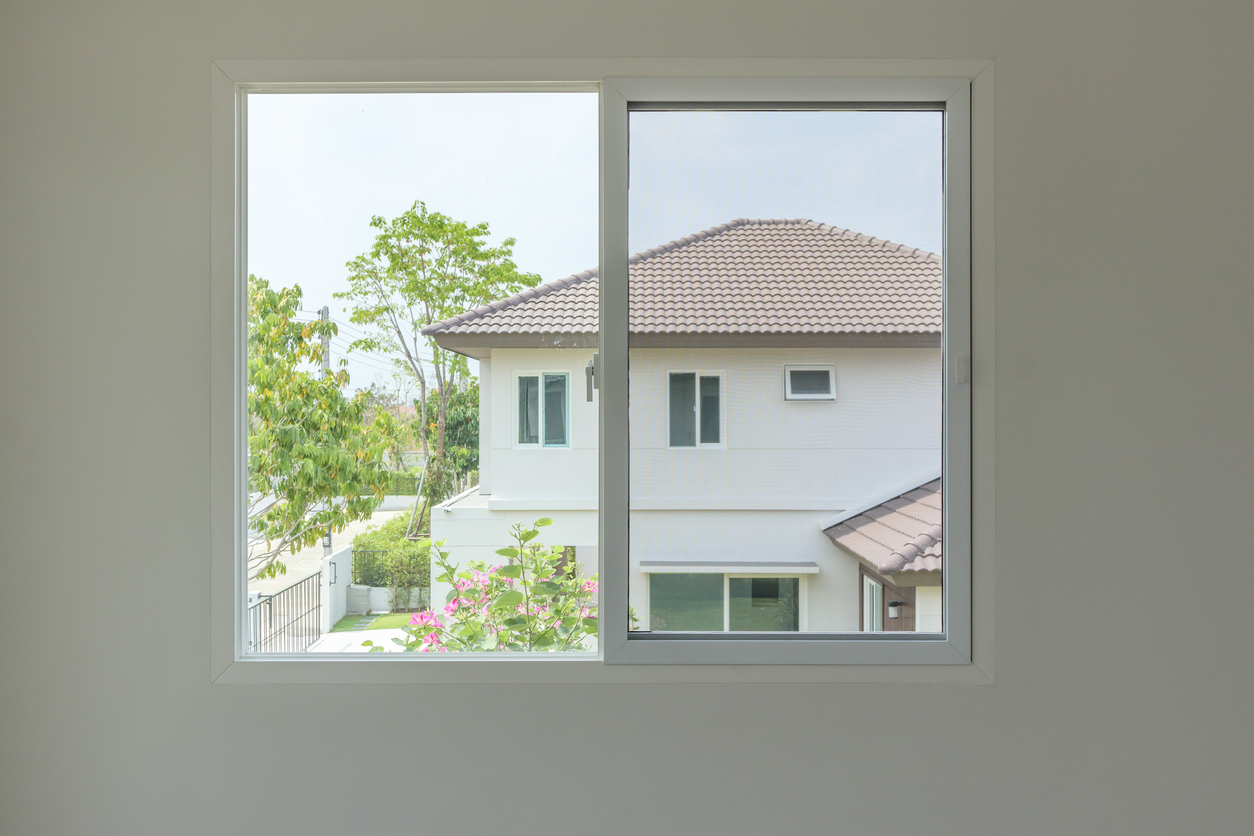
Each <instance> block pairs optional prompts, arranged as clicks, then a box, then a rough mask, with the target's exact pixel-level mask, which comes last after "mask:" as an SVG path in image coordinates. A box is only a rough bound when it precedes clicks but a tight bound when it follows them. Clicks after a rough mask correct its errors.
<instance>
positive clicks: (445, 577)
mask: <svg viewBox="0 0 1254 836" xmlns="http://www.w3.org/2000/svg"><path fill="white" fill-rule="evenodd" d="M552 522H553V521H552V520H550V519H547V518H546V519H540V520H537V521H536V522H535V525H534V527H533V528H526V527H525V526H523V525H515V526H514V528H513V535H514V542H515V545H514V546H511V547H507V548H503V549H500V550H498V551H497V554H499V555H501V556H502V557H503V558H505V560H506V562H505V563H504V564H502V565H500V566H489V565H488V564H487V563H484V562H482V561H471V562H469V563H468V564H467V565H466V566H465V567H458V566H455V565H454V564H452V563H450V562H449V554H448V552H446V551H444V550H443V548H442V546H443V545H444V543H443V542H439V543H435V544H432V545H431V548H432V555H433V560H434V561H435V563H436V564H437V565H438V566H439V568H440V575H439V576H438V578H437V580H439V581H441V582H442V583H448V584H451V585H452V586H453V590H452V592H450V593H449V597H448V603H447V604H446V605H445V607H444V619H441V618H439V617H438V616H437V615H436V614H435V613H433V612H430V611H424V612H420V613H418V614H417V615H415V616H414V617H413V619H411V622H410V625H409V626H407V627H406V628H405V633H406V638H405V639H404V640H401V639H393V641H394V642H395V643H396V644H398V645H400V646H401V647H402V648H403V649H404V650H405V651H409V652H412V651H419V652H427V653H432V652H435V653H446V652H452V651H544V652H560V651H569V650H588V649H590V648H589V647H588V646H587V645H586V644H585V642H587V641H588V640H589V639H593V638H595V637H596V634H597V608H596V606H595V605H594V604H593V602H592V597H593V595H595V594H596V591H597V579H596V576H595V575H593V576H592V577H590V578H585V577H582V576H580V575H579V573H578V572H577V571H570V567H567V566H566V562H565V555H564V551H563V549H562V547H561V546H552V547H549V546H545V545H544V544H543V543H540V542H538V541H537V539H536V538H537V537H538V536H539V533H540V531H539V529H540V528H542V527H543V526H545V525H550V524H552ZM422 542H424V543H428V544H430V541H426V540H424V541H422ZM362 644H363V646H365V647H369V648H370V650H371V652H381V651H383V650H384V648H383V647H382V646H378V645H375V644H374V642H372V641H366V642H363V643H362Z"/></svg>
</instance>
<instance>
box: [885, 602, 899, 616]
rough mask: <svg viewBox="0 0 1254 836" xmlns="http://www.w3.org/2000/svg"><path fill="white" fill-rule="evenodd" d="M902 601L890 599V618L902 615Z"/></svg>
mask: <svg viewBox="0 0 1254 836" xmlns="http://www.w3.org/2000/svg"><path fill="white" fill-rule="evenodd" d="M901 603H902V602H901V601H889V602H888V617H889V618H896V617H897V616H899V615H901Z"/></svg>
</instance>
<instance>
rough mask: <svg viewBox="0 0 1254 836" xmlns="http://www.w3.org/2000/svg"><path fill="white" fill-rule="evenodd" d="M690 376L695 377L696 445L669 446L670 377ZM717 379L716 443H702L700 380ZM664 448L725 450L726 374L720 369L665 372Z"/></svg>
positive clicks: (671, 370) (668, 370) (672, 370)
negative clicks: (706, 378) (677, 375)
mask: <svg viewBox="0 0 1254 836" xmlns="http://www.w3.org/2000/svg"><path fill="white" fill-rule="evenodd" d="M673 374H692V375H696V377H697V388H696V419H697V443H696V444H691V445H684V444H680V445H676V444H671V375H673ZM703 377H717V378H718V441H713V442H703V441H702V440H701V378H703ZM666 448H667V449H668V450H725V449H727V374H726V372H724V371H723V370H721V369H716V370H706V371H701V370H700V369H667V371H666Z"/></svg>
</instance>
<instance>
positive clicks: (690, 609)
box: [649, 572, 801, 633]
mask: <svg viewBox="0 0 1254 836" xmlns="http://www.w3.org/2000/svg"><path fill="white" fill-rule="evenodd" d="M800 624H801V579H800V578H798V577H759V576H750V575H728V574H716V573H713V572H701V573H686V572H656V573H653V574H651V575H650V576H649V629H650V630H652V631H656V632H659V633H661V632H731V631H738V632H759V633H761V632H796V631H798V630H799V629H800Z"/></svg>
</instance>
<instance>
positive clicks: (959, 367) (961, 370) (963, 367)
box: [954, 356, 971, 384]
mask: <svg viewBox="0 0 1254 836" xmlns="http://www.w3.org/2000/svg"><path fill="white" fill-rule="evenodd" d="M970 380H971V360H970V358H968V357H961V356H960V357H955V358H954V382H955V383H959V384H962V383H969V382H970Z"/></svg>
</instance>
